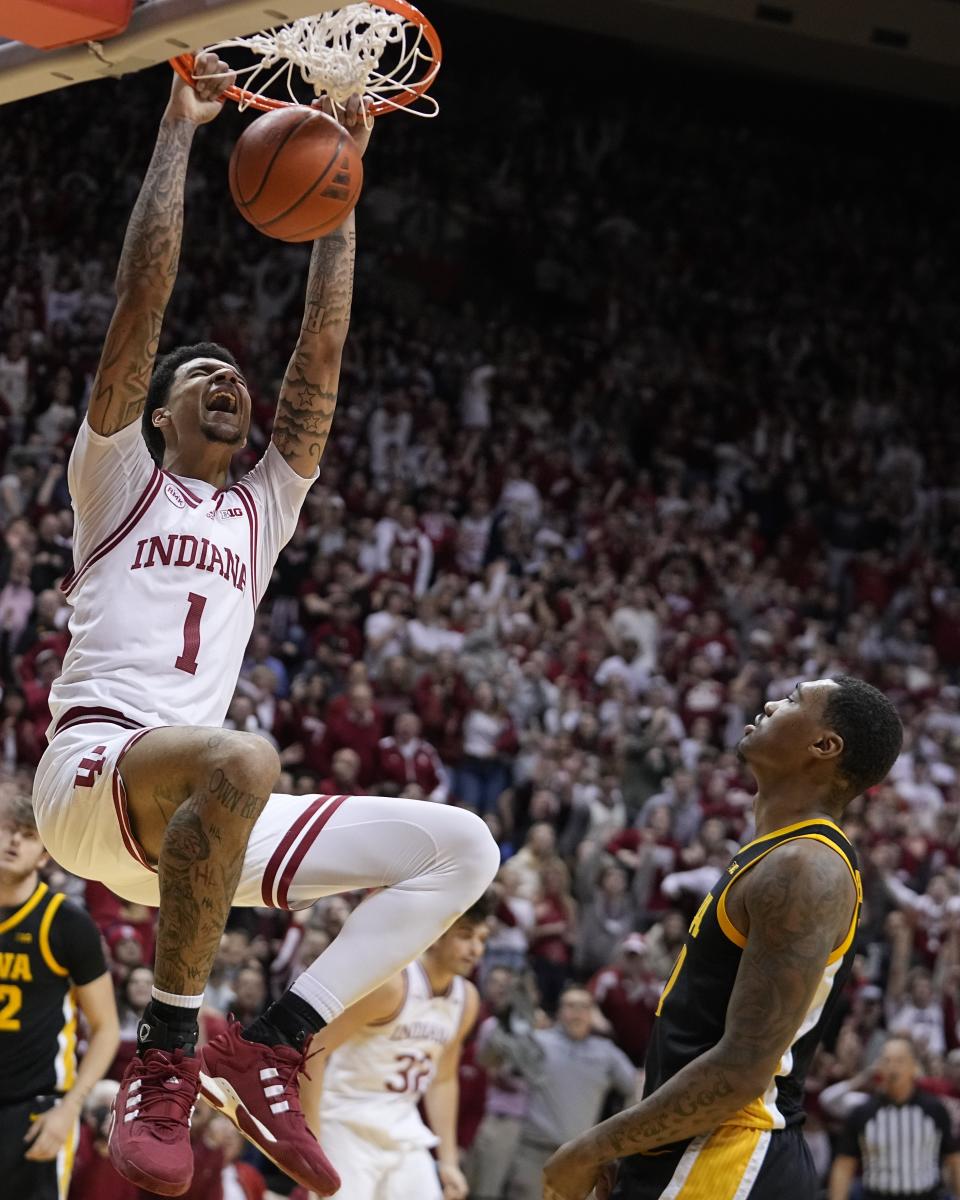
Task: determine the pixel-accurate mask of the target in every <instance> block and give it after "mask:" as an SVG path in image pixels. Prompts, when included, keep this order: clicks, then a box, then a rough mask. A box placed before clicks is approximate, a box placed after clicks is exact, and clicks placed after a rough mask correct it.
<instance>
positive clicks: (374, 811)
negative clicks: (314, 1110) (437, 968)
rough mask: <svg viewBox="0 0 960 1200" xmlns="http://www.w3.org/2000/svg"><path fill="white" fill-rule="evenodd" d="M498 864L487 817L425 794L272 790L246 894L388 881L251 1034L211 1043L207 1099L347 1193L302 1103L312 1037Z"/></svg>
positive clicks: (461, 906) (253, 897) (429, 938)
mask: <svg viewBox="0 0 960 1200" xmlns="http://www.w3.org/2000/svg"><path fill="white" fill-rule="evenodd" d="M499 864H500V852H499V850H498V848H497V845H496V842H494V840H493V838H492V837H491V836H490V833H489V830H488V829H487V827H486V826H485V825H484V823H483V822H482V821H481V820H480V819H479V818H478V817H476V816H474V815H473V814H472V813H469V812H466V811H464V810H462V809H457V808H451V807H447V806H446V805H437V804H430V803H427V802H424V801H417V800H403V799H397V798H395V797H382V796H351V797H348V798H343V797H294V796H273V797H271V799H270V802H269V803H268V805H267V807H266V809H265V810H264V813H263V815H262V816H261V818H260V820H259V821H258V822H257V824H256V826H255V828H254V832H253V835H252V836H251V839H250V844H249V846H248V849H247V857H246V861H245V863H244V870H243V880H242V882H241V884H240V887H239V888H238V890H237V896H236V901H235V902H236V903H238V904H270V905H275V906H277V907H281V908H283V907H287V906H291V905H293V906H296V905H300V904H304V903H306V902H308V901H310V900H315V899H318V898H319V897H321V896H326V895H330V894H332V893H335V892H343V891H351V890H354V889H357V888H378V889H382V890H379V891H377V892H375V893H374V894H373V895H371V896H368V897H367V898H366V899H365V900H364V901H363V903H362V904H361V905H360V906H359V907H358V908H357V909H356V910H355V911H354V912H353V913H352V914H351V916H350V917H349V918H348V919H347V921H346V922H345V923H344V926H343V929H342V930H341V932H340V934H339V936H338V937H337V938H336V939H335V940H334V942H333V943H332V944H331V945H330V946H329V947H328V948H327V950H325V951H324V953H323V954H322V955H321V956H320V957H319V958H318V959H317V960H316V962H315V963H313V965H312V966H311V967H309V968H308V970H307V971H305V972H304V973H303V974H302V975H301V976H300V977H299V979H297V980H296V981H295V982H294V984H293V986H292V987H291V988H290V990H289V991H288V992H287V993H286V995H284V996H283V997H282V998H281V999H280V1000H279V1001H277V1002H276V1003H275V1004H273V1005H272V1006H271V1007H270V1008H269V1009H268V1010H267V1012H266V1013H265V1014H264V1016H263V1017H261V1018H259V1019H258V1020H257V1021H255V1022H254V1023H253V1025H252V1026H251V1027H250V1028H249V1029H247V1030H245V1031H244V1032H243V1033H242V1034H241V1032H240V1030H239V1026H234V1027H232V1028H231V1029H230V1030H228V1032H227V1033H226V1034H223V1035H221V1036H220V1037H218V1038H215V1039H214V1040H213V1041H212V1042H211V1043H210V1044H209V1045H208V1046H206V1047H204V1049H203V1051H202V1059H203V1067H202V1082H203V1092H204V1095H205V1096H206V1097H207V1098H208V1099H209V1100H210V1101H211V1103H213V1104H215V1105H217V1106H218V1107H220V1108H222V1109H223V1110H224V1111H225V1112H226V1113H227V1114H228V1115H229V1116H230V1117H231V1118H232V1120H233V1121H234V1122H235V1124H236V1125H237V1127H238V1128H239V1129H240V1131H241V1132H242V1133H243V1134H244V1136H245V1137H247V1138H248V1139H249V1140H250V1141H251V1142H253V1143H254V1145H256V1146H257V1147H258V1148H259V1149H260V1150H261V1151H262V1152H263V1153H264V1154H266V1155H267V1156H268V1157H269V1158H272V1159H273V1160H274V1161H276V1162H278V1163H279V1165H280V1166H281V1167H282V1168H283V1170H284V1171H286V1172H287V1174H289V1175H291V1176H292V1177H293V1178H295V1179H297V1180H298V1181H300V1182H309V1181H311V1180H312V1186H313V1188H314V1190H315V1191H319V1192H320V1194H321V1195H330V1194H332V1193H333V1192H335V1191H337V1190H338V1188H339V1185H340V1181H339V1179H338V1177H337V1175H336V1172H335V1171H334V1170H333V1169H332V1168H331V1167H330V1166H329V1164H326V1167H325V1166H324V1164H325V1163H326V1159H325V1158H323V1157H322V1151H321V1150H320V1148H319V1146H318V1145H317V1143H316V1141H315V1139H314V1137H313V1135H312V1134H311V1133H310V1131H309V1129H308V1127H307V1125H306V1122H305V1121H304V1118H303V1114H302V1111H301V1109H300V1101H299V1095H298V1080H297V1076H298V1071H299V1070H300V1068H301V1066H302V1064H303V1061H304V1055H305V1054H306V1053H307V1049H308V1046H309V1043H310V1039H311V1037H312V1035H313V1034H314V1033H316V1032H318V1031H319V1030H321V1029H322V1027H323V1025H324V1024H325V1023H326V1022H328V1021H330V1020H332V1019H333V1018H334V1017H335V1016H336V1015H337V1014H338V1013H340V1012H342V1010H343V1009H344V1008H345V1007H348V1006H349V1005H351V1004H353V1003H355V1002H356V1001H357V1000H359V999H360V998H361V997H362V996H364V995H366V993H367V992H369V991H371V990H372V989H373V988H375V987H377V986H378V985H379V984H381V983H383V981H384V980H385V979H388V978H389V977H390V976H391V975H393V974H395V973H396V972H397V971H398V970H400V968H401V967H403V966H405V965H406V964H407V963H408V962H410V960H411V959H413V958H415V957H416V955H417V954H419V953H421V952H422V951H423V950H425V949H426V948H427V946H429V945H430V944H431V943H432V942H434V941H435V940H436V939H437V938H438V937H439V936H440V934H441V933H443V931H444V930H445V929H447V928H448V927H449V926H450V925H452V924H453V922H454V921H455V920H456V918H457V917H458V916H459V915H460V914H461V913H462V912H464V911H465V910H466V909H467V908H469V907H470V905H471V904H472V903H473V902H474V901H475V900H476V899H477V898H478V897H479V896H480V895H481V894H482V893H483V891H484V889H485V888H486V887H487V886H488V885H489V883H490V882H491V880H492V879H493V877H494V875H495V874H496V871H497V868H498V866H499ZM319 1040H320V1042H321V1043H322V1037H321V1039H319ZM258 1043H259V1044H258ZM324 1170H326V1172H327V1173H326V1176H325V1177H324V1175H323V1172H324Z"/></svg>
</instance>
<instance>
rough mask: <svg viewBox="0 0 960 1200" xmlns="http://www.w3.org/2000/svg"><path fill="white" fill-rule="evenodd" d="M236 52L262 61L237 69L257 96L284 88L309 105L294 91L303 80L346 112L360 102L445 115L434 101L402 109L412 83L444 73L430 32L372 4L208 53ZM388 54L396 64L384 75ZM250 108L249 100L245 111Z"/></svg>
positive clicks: (253, 36) (425, 97)
mask: <svg viewBox="0 0 960 1200" xmlns="http://www.w3.org/2000/svg"><path fill="white" fill-rule="evenodd" d="M231 47H234V48H238V49H239V48H242V49H244V50H246V51H248V52H249V53H250V54H252V55H254V56H255V57H256V58H257V59H258V60H259V61H257V62H254V63H253V64H252V65H251V66H247V67H240V68H238V70H237V84H238V86H240V87H243V88H246V89H247V90H248V91H249V92H251V93H253V95H255V96H262V95H263V94H264V93H265V91H266V89H267V88H268V87H270V86H271V85H272V84H274V83H276V82H278V81H282V82H283V84H284V85H285V87H286V90H287V94H288V95H289V96H290V99H291V100H292V101H293V102H294V103H296V104H300V103H303V101H302V99H301V98H300V97H298V96H297V94H296V92H295V90H294V82H295V78H296V76H297V74H299V76H300V78H301V80H302V81H303V83H304V84H306V85H307V86H308V87H310V88H312V89H313V93H314V95H315V96H320V95H323V94H326V95H328V96H330V97H331V98H332V99H333V100H334V101H335V103H337V104H340V105H343V104H345V103H346V102H347V100H348V99H349V98H350V97H351V96H353V95H361V96H364V97H365V98H366V99H368V100H371V101H379V102H380V103H381V104H387V105H389V106H390V107H391V108H395V109H400V108H406V111H408V112H410V113H411V114H413V115H414V116H418V117H435V116H436V115H437V113H438V111H439V105H438V104H437V102H436V100H434V99H433V97H432V96H429V95H422V96H419V97H418V99H417V101H415V102H414V105H416V104H418V103H419V102H420V101H422V102H423V105H424V107H420V108H417V107H415V106H414V107H406V105H405V104H403V103H400V102H399V100H400V98H403V99H404V100H408V99H409V95H410V91H411V86H410V85H411V84H412V83H414V82H421V81H422V80H423V79H424V78H427V77H429V78H430V80H431V81H432V78H433V76H434V75H435V74H436V72H437V70H438V69H439V63H438V62H437V61H436V60H435V58H434V56H433V53H432V51H431V48H430V45H429V42H428V41H427V40H426V38H425V33H424V29H423V27H422V26H420V25H418V24H416V23H415V22H413V21H409V20H408V19H407V18H406V17H404V16H401V15H400V14H399V13H393V12H388V11H387V10H386V9H384V8H377V7H376V6H375V5H373V4H365V3H364V4H350V5H347V7H345V8H341V9H338V10H337V11H336V12H326V13H318V14H317V15H316V16H312V17H301V18H300V19H299V20H297V21H294V22H293V23H292V24H290V25H281V26H278V27H277V28H275V29H268V30H265V31H263V32H262V33H254V34H251V35H249V36H248V37H238V38H229V39H228V40H226V41H223V42H216V43H215V44H214V45H212V46H208V47H207V49H209V50H217V51H220V50H226V49H230V48H231ZM391 47H392V48H393V49H392V50H390V48H391ZM385 54H388V56H389V58H390V63H389V65H388V66H386V67H384V69H383V70H381V61H382V59H383V57H384V55H385ZM274 68H276V70H274ZM271 72H272V73H271ZM258 81H259V83H258ZM251 102H252V100H251V99H246V100H244V101H243V102H242V103H241V105H240V108H241V109H243V108H246V107H247V106H248V105H249V104H250V103H251Z"/></svg>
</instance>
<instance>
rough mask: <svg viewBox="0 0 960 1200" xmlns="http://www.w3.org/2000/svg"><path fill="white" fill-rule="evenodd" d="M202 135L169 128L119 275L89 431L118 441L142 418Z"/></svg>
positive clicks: (164, 127) (177, 125) (179, 124)
mask: <svg viewBox="0 0 960 1200" xmlns="http://www.w3.org/2000/svg"><path fill="white" fill-rule="evenodd" d="M195 130H196V127H195V126H194V125H192V124H191V123H189V122H187V121H175V120H164V122H163V123H162V124H161V126H160V132H159V133H158V135H157V144H156V147H155V149H154V152H153V157H152V159H151V160H150V166H149V168H148V169H147V174H146V177H145V178H144V181H143V185H142V186H141V188H140V194H139V196H138V197H137V202H136V204H135V205H134V209H133V213H132V214H131V216H130V221H129V224H128V225H127V232H126V236H125V238H124V242H123V250H122V252H121V254H120V265H119V267H118V268H117V281H116V286H117V309H116V311H115V313H114V316H113V320H112V321H111V323H110V328H109V330H108V332H107V337H106V341H105V343H104V347H103V353H102V355H101V358H100V365H99V368H98V370H97V376H96V379H95V380H94V384H93V390H92V392H91V400H90V423H91V425H93V427H94V428H95V429H96V430H97V431H98V432H99V433H103V434H107V435H109V434H111V433H116V431H117V430H118V429H122V428H124V426H126V425H129V424H130V423H131V422H132V421H135V420H136V419H137V418H138V417H139V416H140V413H141V412H142V410H143V405H144V402H145V400H146V392H147V387H148V385H149V383H150V376H151V374H152V372H153V363H154V359H155V357H156V353H157V346H158V344H159V341H160V328H161V325H162V324H163V314H164V310H165V309H166V306H167V301H168V300H169V298H170V293H171V292H172V290H173V285H174V282H175V280H176V276H177V264H178V262H179V258H180V240H181V235H182V231H183V188H184V180H185V179H186V174H187V160H188V158H189V155H190V144H191V142H192V141H193V135H194V132H195Z"/></svg>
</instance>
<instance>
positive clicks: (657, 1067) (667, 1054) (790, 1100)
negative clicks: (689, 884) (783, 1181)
mask: <svg viewBox="0 0 960 1200" xmlns="http://www.w3.org/2000/svg"><path fill="white" fill-rule="evenodd" d="M799 838H813V839H815V840H817V841H819V842H822V843H825V844H826V845H827V846H829V847H830V848H831V850H833V851H835V852H836V853H837V854H839V855H840V857H841V858H842V859H843V860H844V862H845V863H846V864H847V866H848V867H849V868H850V873H851V875H852V876H853V881H854V884H855V886H856V892H857V903H856V906H855V911H854V914H853V919H852V921H851V923H850V927H849V930H848V932H847V936H846V938H845V939H844V941H843V943H842V945H840V946H839V947H838V948H837V949H836V950H835V951H834V952H833V954H831V955H830V958H829V960H828V962H827V965H826V967H825V968H824V972H823V976H822V978H821V980H820V983H819V985H818V987H817V990H816V992H815V993H814V996H813V1000H812V1001H811V1003H810V1008H809V1009H808V1011H807V1013H806V1015H805V1016H804V1018H803V1020H802V1021H801V1022H800V1024H799V1025H798V1027H797V1030H796V1033H795V1034H794V1037H793V1039H792V1042H791V1045H790V1047H789V1048H788V1049H787V1051H786V1052H785V1054H784V1055H783V1058H782V1059H781V1061H780V1064H779V1066H778V1068H777V1071H776V1073H775V1075H774V1078H773V1079H772V1080H771V1082H770V1086H769V1087H768V1088H767V1090H766V1092H765V1093H764V1095H762V1096H757V1097H756V1099H754V1100H753V1101H751V1102H750V1103H749V1104H748V1105H746V1106H745V1107H744V1108H742V1109H741V1110H740V1111H739V1112H738V1113H736V1114H735V1115H734V1116H732V1117H730V1118H729V1119H728V1122H727V1123H728V1124H730V1125H737V1126H745V1127H748V1128H752V1129H761V1130H776V1129H784V1128H786V1127H787V1126H789V1125H795V1124H799V1123H800V1122H801V1121H802V1120H803V1084H804V1079H805V1077H806V1074H807V1071H808V1070H809V1068H810V1063H811V1062H812V1060H813V1056H814V1053H815V1051H816V1048H817V1045H818V1043H819V1041H820V1038H821V1035H822V1033H823V1030H824V1027H825V1025H826V1024H827V1023H828V1022H829V1021H830V1018H831V1016H832V1014H833V1010H834V1008H835V1007H836V1004H837V1001H838V999H839V997H840V993H841V992H842V990H843V987H844V984H845V983H846V981H847V978H848V976H849V974H850V971H851V968H852V966H853V958H854V936H855V934H856V929H857V921H858V919H859V915H860V902H861V899H862V889H861V885H860V874H859V871H858V870H857V858H856V853H855V851H854V849H853V847H852V846H851V844H850V843H849V841H847V839H846V837H845V836H844V835H843V833H842V831H841V830H840V829H839V827H838V826H836V825H834V824H833V822H832V821H828V820H825V819H824V820H819V819H818V820H809V821H801V822H799V823H797V824H795V825H789V826H787V827H785V828H783V829H778V830H776V831H775V832H773V833H770V834H767V835H766V836H765V837H761V838H757V839H755V840H754V841H752V842H750V843H749V844H748V845H746V846H743V847H741V849H739V850H738V851H737V853H736V855H735V856H734V858H733V861H732V862H731V863H730V865H729V866H728V868H727V870H726V871H725V872H724V874H723V875H721V877H720V878H719V879H718V880H717V882H716V884H715V885H714V886H713V888H712V889H711V891H710V892H709V893H708V894H707V896H706V898H705V899H704V901H703V903H702V904H701V906H700V909H699V911H698V912H697V915H696V916H695V917H694V919H693V921H692V923H691V925H690V929H689V931H688V932H687V936H686V939H685V941H684V944H683V946H682V948H681V950H680V954H679V956H678V958H677V961H676V963H675V964H674V968H673V971H672V973H671V975H670V978H669V979H668V980H667V983H666V986H665V987H664V989H663V994H662V995H661V998H660V1005H659V1008H658V1011H657V1017H656V1020H655V1021H654V1025H653V1031H652V1034H651V1040H650V1046H649V1049H648V1051H647V1062H646V1080H645V1084H644V1095H645V1096H649V1095H650V1094H651V1093H652V1092H654V1091H656V1090H657V1088H659V1087H660V1086H661V1085H662V1084H663V1083H665V1082H666V1081H667V1080H668V1079H672V1078H673V1076H674V1075H676V1074H677V1072H678V1071H680V1070H682V1069H683V1067H685V1066H686V1065H687V1064H688V1063H690V1062H692V1061H693V1060H694V1059H695V1058H698V1057H699V1056H700V1055H701V1054H704V1053H705V1052H706V1051H707V1050H710V1049H711V1048H712V1047H713V1046H715V1045H716V1044H717V1043H718V1042H719V1041H720V1038H721V1037H722V1036H723V1031H724V1025H725V1022H726V1016H727V1004H728V1003H729V1000H730V995H731V993H732V991H733V985H734V981H735V980H736V977H737V971H738V969H739V967H740V958H741V955H742V953H743V948H744V947H745V946H746V944H747V942H746V938H745V937H744V936H743V934H742V933H740V931H739V930H738V929H737V928H736V927H735V926H734V925H733V923H732V921H731V920H730V917H729V916H728V914H727V906H726V897H727V892H728V890H729V888H730V886H731V884H732V883H734V881H735V880H737V879H739V878H740V876H741V875H743V874H744V873H745V872H747V871H749V870H750V869H751V868H752V867H754V866H756V864H757V863H758V862H760V860H761V859H763V858H764V857H766V855H767V854H769V853H770V852H771V851H772V850H775V849H776V848H777V847H778V846H782V845H784V844H785V843H786V842H792V841H795V840H797V839H799ZM641 1161H642V1159H641ZM628 1162H629V1160H628Z"/></svg>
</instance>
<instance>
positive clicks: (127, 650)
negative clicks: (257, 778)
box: [47, 420, 313, 737]
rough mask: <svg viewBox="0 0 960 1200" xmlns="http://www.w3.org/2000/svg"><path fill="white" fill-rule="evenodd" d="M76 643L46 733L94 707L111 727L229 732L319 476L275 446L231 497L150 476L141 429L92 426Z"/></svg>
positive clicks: (82, 441) (79, 453)
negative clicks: (107, 433) (275, 586)
mask: <svg viewBox="0 0 960 1200" xmlns="http://www.w3.org/2000/svg"><path fill="white" fill-rule="evenodd" d="M67 479H68V483H69V486H70V495H71V497H72V499H73V507H74V514H75V522H74V550H73V553H74V570H73V571H72V572H71V573H70V574H69V575H68V576H67V577H66V579H65V580H64V581H63V584H62V585H61V586H62V588H63V590H64V592H65V593H66V596H67V600H68V601H69V603H70V605H71V606H72V607H73V613H72V615H71V618H70V633H71V641H70V648H69V649H68V651H67V654H66V657H65V658H64V662H63V671H62V673H61V675H60V678H59V679H58V680H57V681H56V682H55V683H54V685H53V688H52V689H51V692H50V711H51V713H52V714H53V722H52V723H51V725H50V728H49V730H48V733H47V736H48V737H52V736H53V733H54V731H55V729H56V728H58V727H59V728H65V727H67V726H68V725H69V724H71V723H75V722H76V721H78V720H83V719H84V716H87V715H88V714H86V713H80V714H79V715H78V714H77V713H75V712H74V710H91V709H93V710H100V713H101V715H103V714H104V712H105V711H107V710H109V713H110V714H112V716H113V717H114V718H115V719H116V720H117V723H125V724H128V725H130V726H131V727H132V726H135V725H147V726H155V725H214V726H220V725H222V724H223V721H224V718H225V717H226V714H227V708H228V706H229V704H230V700H231V698H232V696H233V692H234V688H235V686H236V682H237V678H238V676H239V674H240V668H241V665H242V663H243V655H244V652H245V650H246V646H247V642H248V640H249V637H250V633H251V630H252V628H253V617H254V613H255V611H256V607H257V605H258V604H259V602H260V600H261V598H262V596H263V593H264V591H265V590H266V587H267V584H268V583H269V581H270V576H271V574H272V573H273V567H274V564H275V562H276V560H277V556H278V554H279V553H280V550H281V549H282V548H283V546H284V545H285V544H286V543H287V541H289V539H290V537H291V536H292V534H293V531H294V529H295V527H296V523H297V519H298V517H299V513H300V508H301V506H302V504H303V501H304V499H305V497H306V494H307V492H308V490H309V488H310V486H311V484H312V483H313V479H304V478H303V477H302V476H300V475H298V474H297V473H296V472H295V471H293V470H292V469H291V468H290V467H289V466H288V465H287V464H286V463H285V462H284V460H283V458H282V456H281V455H280V454H279V452H278V451H277V450H276V448H275V447H274V446H273V445H272V444H271V446H270V447H269V448H268V449H267V452H266V454H265V455H264V456H263V458H262V459H261V460H260V462H259V463H258V464H257V465H256V466H255V467H254V468H253V470H252V471H250V472H249V473H248V474H247V475H245V476H244V477H243V479H242V480H240V481H239V482H238V483H236V484H234V485H233V486H232V487H229V488H226V489H224V490H218V489H217V488H214V487H213V486H212V485H211V484H209V483H205V482H203V481H199V480H193V479H184V478H180V477H178V476H175V475H171V474H170V473H168V472H166V471H163V470H161V469H160V468H159V467H157V466H156V464H155V463H154V461H153V459H152V458H151V457H150V453H149V451H148V450H147V447H146V443H145V442H144V440H143V436H142V434H141V432H140V426H139V422H135V423H134V424H132V425H128V426H127V427H126V428H125V429H122V430H120V431H119V432H118V433H115V434H113V435H112V436H111V437H103V436H101V435H100V434H98V433H95V432H94V431H93V430H92V429H91V428H90V425H89V424H88V422H87V421H86V420H84V422H83V424H82V425H81V427H80V431H79V433H78V435H77V440H76V442H75V443H74V447H73V452H72V454H71V455H70V464H69V469H68V476H67Z"/></svg>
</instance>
